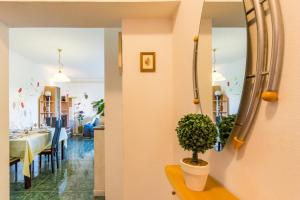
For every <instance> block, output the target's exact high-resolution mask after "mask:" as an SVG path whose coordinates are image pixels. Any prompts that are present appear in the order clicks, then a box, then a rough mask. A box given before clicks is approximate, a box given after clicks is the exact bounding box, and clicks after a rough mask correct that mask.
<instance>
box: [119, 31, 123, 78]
mask: <svg viewBox="0 0 300 200" xmlns="http://www.w3.org/2000/svg"><path fill="white" fill-rule="evenodd" d="M118 68H119V73H120V75H122V71H123V44H122V32H119V34H118Z"/></svg>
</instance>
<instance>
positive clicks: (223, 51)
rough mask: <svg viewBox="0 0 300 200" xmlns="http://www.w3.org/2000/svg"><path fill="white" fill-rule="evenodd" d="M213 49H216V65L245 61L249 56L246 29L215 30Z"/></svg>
mask: <svg viewBox="0 0 300 200" xmlns="http://www.w3.org/2000/svg"><path fill="white" fill-rule="evenodd" d="M212 48H213V49H214V48H215V49H216V65H222V64H229V63H233V62H236V61H238V60H245V59H246V56H247V29H246V28H237V27H231V28H213V29H212Z"/></svg>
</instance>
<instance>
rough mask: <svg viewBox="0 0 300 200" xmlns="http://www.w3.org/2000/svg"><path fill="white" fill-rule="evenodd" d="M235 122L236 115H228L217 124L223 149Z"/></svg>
mask: <svg viewBox="0 0 300 200" xmlns="http://www.w3.org/2000/svg"><path fill="white" fill-rule="evenodd" d="M235 120H236V115H228V116H227V117H223V118H222V121H221V123H218V124H217V126H218V128H219V137H220V142H221V144H222V147H223V148H224V146H225V144H226V142H227V140H228V138H229V136H230V134H231V132H232V129H233V127H234V122H235Z"/></svg>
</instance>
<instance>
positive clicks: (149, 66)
mask: <svg viewBox="0 0 300 200" xmlns="http://www.w3.org/2000/svg"><path fill="white" fill-rule="evenodd" d="M155 69H156V61H155V52H141V53H140V70H141V72H155Z"/></svg>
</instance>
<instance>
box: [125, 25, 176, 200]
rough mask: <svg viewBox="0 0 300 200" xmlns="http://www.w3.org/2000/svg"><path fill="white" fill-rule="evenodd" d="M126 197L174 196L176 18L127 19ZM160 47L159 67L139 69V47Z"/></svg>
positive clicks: (128, 199) (132, 199)
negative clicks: (170, 172) (169, 167)
mask: <svg viewBox="0 0 300 200" xmlns="http://www.w3.org/2000/svg"><path fill="white" fill-rule="evenodd" d="M122 29H123V44H124V46H123V47H124V48H123V50H124V52H123V59H124V60H123V61H124V72H123V77H122V78H123V141H124V142H123V145H124V149H123V155H124V164H123V173H124V182H123V186H124V190H123V192H124V198H123V199H124V200H136V199H143V200H153V199H157V200H162V199H171V198H172V197H171V194H170V191H171V189H170V186H169V183H168V182H167V179H166V177H165V174H164V167H165V165H166V164H168V163H171V162H173V147H172V138H173V134H174V133H173V132H172V130H173V129H174V127H173V125H172V118H173V99H172V74H173V70H172V47H173V46H172V21H169V20H130V19H127V20H123V21H122ZM143 51H154V52H156V61H157V66H156V72H155V73H141V72H140V66H139V63H140V60H139V57H140V52H143Z"/></svg>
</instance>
